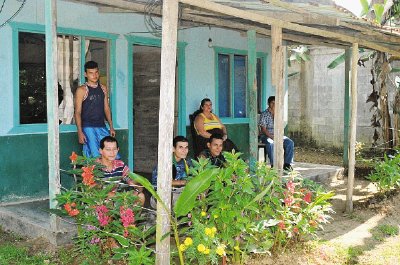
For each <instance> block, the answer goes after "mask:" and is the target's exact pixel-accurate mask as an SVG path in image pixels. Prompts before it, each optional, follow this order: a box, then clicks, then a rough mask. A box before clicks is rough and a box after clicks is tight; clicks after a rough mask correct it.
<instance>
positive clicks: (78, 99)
mask: <svg viewBox="0 0 400 265" xmlns="http://www.w3.org/2000/svg"><path fill="white" fill-rule="evenodd" d="M85 94H86V88H85V86H80V87H78V88H77V90H76V92H75V123H76V128H77V131H78V141H79V143H80V144H84V143H86V137H85V135H84V134H83V131H82V116H81V115H82V102H83V98H84V96H85Z"/></svg>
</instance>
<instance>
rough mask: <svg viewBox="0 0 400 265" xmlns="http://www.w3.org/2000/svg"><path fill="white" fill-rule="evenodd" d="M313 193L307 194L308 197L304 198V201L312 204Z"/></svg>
mask: <svg viewBox="0 0 400 265" xmlns="http://www.w3.org/2000/svg"><path fill="white" fill-rule="evenodd" d="M311 195H312V194H311V192H308V193H307V194H306V196H304V198H303V200H304V201H305V202H307V203H310V202H311Z"/></svg>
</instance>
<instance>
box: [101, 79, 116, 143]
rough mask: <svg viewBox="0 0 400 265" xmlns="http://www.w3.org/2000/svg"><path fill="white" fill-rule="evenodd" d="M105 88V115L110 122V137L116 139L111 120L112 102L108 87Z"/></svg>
mask: <svg viewBox="0 0 400 265" xmlns="http://www.w3.org/2000/svg"><path fill="white" fill-rule="evenodd" d="M103 87H104V91H105V95H104V96H105V98H104V114H105V115H106V120H107V122H108V125H109V126H110V135H111V136H112V137H115V130H114V126H113V122H112V118H111V108H110V102H109V97H108V88H107V87H106V86H103Z"/></svg>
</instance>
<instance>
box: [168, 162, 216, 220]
mask: <svg viewBox="0 0 400 265" xmlns="http://www.w3.org/2000/svg"><path fill="white" fill-rule="evenodd" d="M218 171H219V169H217V168H214V169H206V170H204V171H203V172H201V173H200V174H199V175H197V176H196V177H194V178H193V179H192V180H191V181H189V182H188V183H187V184H186V186H185V188H184V189H183V191H182V193H181V195H180V196H179V198H178V200H177V201H176V203H175V206H174V212H175V216H176V217H179V216H183V215H186V214H187V213H188V212H189V211H191V210H192V209H193V207H194V204H195V201H196V197H197V196H198V195H199V194H200V193H202V192H203V191H205V190H206V189H207V188H208V187H209V186H210V184H211V180H212V179H213V178H215V176H216V175H217V174H218Z"/></svg>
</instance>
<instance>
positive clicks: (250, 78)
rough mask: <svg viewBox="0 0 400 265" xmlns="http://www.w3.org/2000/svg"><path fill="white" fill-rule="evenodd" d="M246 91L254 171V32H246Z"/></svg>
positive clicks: (255, 114)
mask: <svg viewBox="0 0 400 265" xmlns="http://www.w3.org/2000/svg"><path fill="white" fill-rule="evenodd" d="M247 47H248V48H247V50H248V51H247V52H248V55H247V65H248V71H247V89H248V93H249V101H248V102H249V108H248V109H249V117H250V122H249V146H250V168H251V169H252V170H254V169H255V162H256V161H257V156H258V126H257V106H258V104H257V78H256V70H257V55H256V31H255V30H249V31H247Z"/></svg>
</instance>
